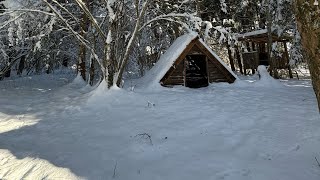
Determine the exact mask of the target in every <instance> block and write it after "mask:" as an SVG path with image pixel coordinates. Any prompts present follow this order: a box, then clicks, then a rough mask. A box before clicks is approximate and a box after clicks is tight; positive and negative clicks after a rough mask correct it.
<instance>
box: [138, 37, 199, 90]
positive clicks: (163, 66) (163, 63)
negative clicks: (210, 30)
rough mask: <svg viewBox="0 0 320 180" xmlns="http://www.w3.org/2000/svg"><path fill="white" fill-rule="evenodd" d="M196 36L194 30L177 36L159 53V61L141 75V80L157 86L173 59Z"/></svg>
mask: <svg viewBox="0 0 320 180" xmlns="http://www.w3.org/2000/svg"><path fill="white" fill-rule="evenodd" d="M197 37H198V34H197V33H195V32H192V33H188V34H185V35H183V36H180V37H179V38H177V39H176V40H175V41H174V42H173V44H172V45H171V46H170V48H169V49H167V51H166V52H165V53H164V54H163V55H161V57H160V59H159V61H158V62H157V63H156V64H155V65H154V66H153V67H152V68H151V69H150V70H149V71H148V72H147V73H146V75H145V76H144V77H143V82H144V83H148V84H149V86H154V85H156V86H158V85H159V84H160V83H159V82H160V80H161V79H162V77H163V76H164V75H165V74H166V73H167V72H168V70H169V69H170V67H171V66H172V65H173V63H174V62H175V60H176V59H177V58H178V57H179V56H180V54H181V53H182V52H183V51H184V50H185V48H186V47H187V46H188V45H189V44H190V43H191V41H192V40H194V39H195V38H197Z"/></svg>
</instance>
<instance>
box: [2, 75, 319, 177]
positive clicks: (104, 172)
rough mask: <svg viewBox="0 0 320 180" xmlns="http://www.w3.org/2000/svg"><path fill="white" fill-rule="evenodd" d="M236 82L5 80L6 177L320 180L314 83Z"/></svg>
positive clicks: (55, 77)
mask: <svg viewBox="0 0 320 180" xmlns="http://www.w3.org/2000/svg"><path fill="white" fill-rule="evenodd" d="M237 81H238V82H236V83H234V84H224V83H219V84H212V85H210V86H209V87H206V88H200V89H189V88H184V87H174V88H159V89H142V88H139V87H136V88H135V89H133V88H130V87H126V88H123V89H117V88H112V89H111V90H109V91H106V90H105V89H104V87H102V86H99V87H98V88H96V89H92V88H90V87H88V86H86V85H85V84H84V83H83V82H81V81H79V80H78V79H77V78H76V79H75V80H74V81H73V80H72V79H71V78H70V76H66V75H64V74H61V75H41V76H32V77H22V78H16V79H9V80H4V81H0V179H10V180H14V179H32V180H35V179H97V180H99V179H122V180H128V179H130V180H134V179H137V180H150V179H154V180H160V179H164V180H171V179H174V180H178V179H181V180H182V179H183V180H189V179H190V180H195V179H213V180H216V179H217V180H219V179H224V180H250V179H251V180H270V179H274V180H275V179H279V180H302V179H306V180H319V179H320V167H319V166H318V165H317V162H316V160H315V157H317V159H318V160H319V161H320V118H319V112H318V110H317V104H316V99H315V95H314V93H313V90H312V86H311V81H310V80H308V79H306V80H299V81H298V80H283V81H281V83H278V82H277V83H274V82H273V83H268V82H259V81H255V80H254V78H252V79H251V80H248V79H247V80H237ZM131 84H134V83H131Z"/></svg>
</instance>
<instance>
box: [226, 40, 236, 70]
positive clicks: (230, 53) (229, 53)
mask: <svg viewBox="0 0 320 180" xmlns="http://www.w3.org/2000/svg"><path fill="white" fill-rule="evenodd" d="M227 48H228V55H229V61H230V66H231V70H232V71H235V70H236V68H235V67H234V58H233V56H232V52H231V47H230V45H229V44H228V45H227Z"/></svg>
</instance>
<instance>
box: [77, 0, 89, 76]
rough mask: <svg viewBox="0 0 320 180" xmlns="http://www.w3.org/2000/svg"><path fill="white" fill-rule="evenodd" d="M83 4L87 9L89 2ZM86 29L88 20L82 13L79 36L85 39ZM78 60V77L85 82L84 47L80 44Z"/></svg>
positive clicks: (86, 0)
mask: <svg viewBox="0 0 320 180" xmlns="http://www.w3.org/2000/svg"><path fill="white" fill-rule="evenodd" d="M84 3H85V5H86V6H87V7H89V2H88V0H84ZM88 27H89V18H88V16H87V15H86V14H85V12H83V14H82V17H81V32H80V35H81V36H82V37H84V38H85V37H86V33H87V31H88ZM79 46H80V47H79V59H78V72H80V75H81V77H82V79H83V80H85V81H86V79H87V78H86V50H87V49H86V46H85V45H84V44H83V43H81V42H80V45H79Z"/></svg>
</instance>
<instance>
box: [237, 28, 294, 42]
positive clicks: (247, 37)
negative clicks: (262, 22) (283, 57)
mask: <svg viewBox="0 0 320 180" xmlns="http://www.w3.org/2000/svg"><path fill="white" fill-rule="evenodd" d="M236 37H237V38H238V41H249V42H256V43H267V42H268V30H267V29H260V30H256V31H251V32H247V33H243V34H238V35H237V36H236ZM290 39H292V37H291V36H290V35H289V34H287V33H282V35H279V34H278V32H277V30H276V29H273V30H272V41H273V42H286V41H289V40H290Z"/></svg>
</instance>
